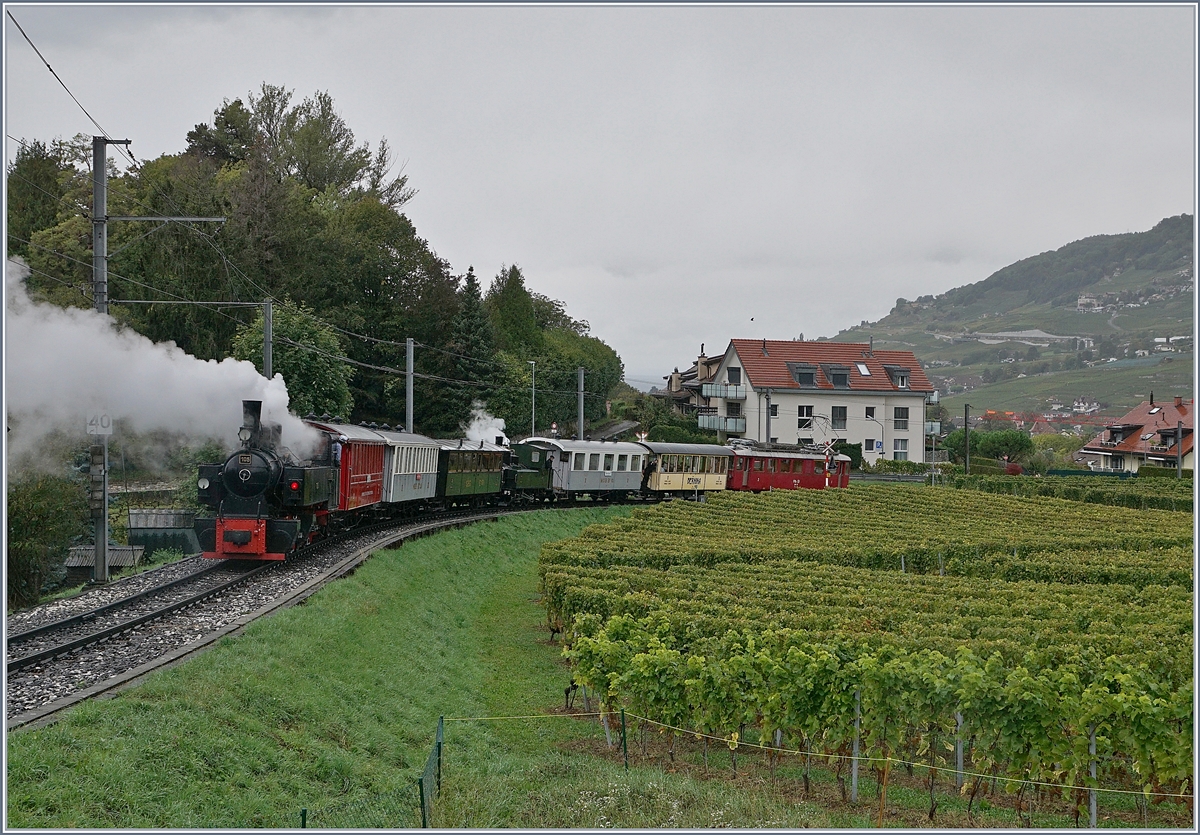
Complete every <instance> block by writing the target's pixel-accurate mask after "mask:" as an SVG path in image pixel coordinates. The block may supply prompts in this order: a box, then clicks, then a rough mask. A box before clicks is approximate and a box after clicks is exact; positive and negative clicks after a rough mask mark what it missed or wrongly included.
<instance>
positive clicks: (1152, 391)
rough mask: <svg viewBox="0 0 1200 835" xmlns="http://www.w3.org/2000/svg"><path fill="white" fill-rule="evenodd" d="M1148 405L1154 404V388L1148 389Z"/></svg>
mask: <svg viewBox="0 0 1200 835" xmlns="http://www.w3.org/2000/svg"><path fill="white" fill-rule="evenodd" d="M1150 405H1151V406H1153V405H1154V390H1153V389H1151V390H1150Z"/></svg>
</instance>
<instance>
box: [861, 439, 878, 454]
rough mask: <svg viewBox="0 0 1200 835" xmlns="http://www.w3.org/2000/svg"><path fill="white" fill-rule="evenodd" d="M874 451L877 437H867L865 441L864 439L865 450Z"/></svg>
mask: <svg viewBox="0 0 1200 835" xmlns="http://www.w3.org/2000/svg"><path fill="white" fill-rule="evenodd" d="M874 451H875V439H874V438H867V439H866V440H865V441H863V452H874Z"/></svg>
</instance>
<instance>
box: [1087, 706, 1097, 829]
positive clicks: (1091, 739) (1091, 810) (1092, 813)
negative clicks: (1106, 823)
mask: <svg viewBox="0 0 1200 835" xmlns="http://www.w3.org/2000/svg"><path fill="white" fill-rule="evenodd" d="M1088 755H1089V756H1091V758H1092V761H1091V762H1090V763H1088V774H1089V775H1091V778H1092V787H1091V788H1089V789H1088V825H1089V826H1090V827H1091V828H1092V829H1095V828H1096V788H1095V784H1096V725H1095V723H1092V727H1091V728H1089V729H1088Z"/></svg>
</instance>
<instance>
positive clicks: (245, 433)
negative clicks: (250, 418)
mask: <svg viewBox="0 0 1200 835" xmlns="http://www.w3.org/2000/svg"><path fill="white" fill-rule="evenodd" d="M238 440H239V441H241V442H242V443H245V442H246V441H248V440H250V427H248V426H243V427H242V428H241V429H239V430H238Z"/></svg>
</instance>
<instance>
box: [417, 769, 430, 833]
mask: <svg viewBox="0 0 1200 835" xmlns="http://www.w3.org/2000/svg"><path fill="white" fill-rule="evenodd" d="M417 794H418V795H419V796H420V798H421V828H422V829H428V828H429V818H428V817H427V816H426V815H425V775H421V776H420V777H418V778H417Z"/></svg>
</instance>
